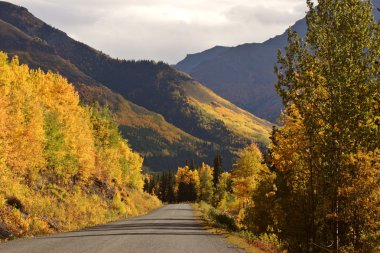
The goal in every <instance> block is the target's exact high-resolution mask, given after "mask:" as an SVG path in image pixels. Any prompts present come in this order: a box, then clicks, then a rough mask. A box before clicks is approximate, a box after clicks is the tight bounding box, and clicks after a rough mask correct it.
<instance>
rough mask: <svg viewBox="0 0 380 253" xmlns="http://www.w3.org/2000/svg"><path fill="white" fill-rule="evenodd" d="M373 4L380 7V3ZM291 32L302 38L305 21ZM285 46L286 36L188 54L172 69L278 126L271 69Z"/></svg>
mask: <svg viewBox="0 0 380 253" xmlns="http://www.w3.org/2000/svg"><path fill="white" fill-rule="evenodd" d="M373 3H374V5H375V6H377V7H380V0H374V1H373ZM374 14H375V16H376V19H379V17H380V12H379V11H377V10H376V9H375V10H374ZM291 29H292V30H293V31H297V32H298V33H299V35H300V36H304V35H305V34H306V21H305V19H302V20H299V21H297V22H296V23H295V24H294V25H293V26H292V27H291ZM286 44H287V33H286V32H285V33H283V34H282V35H279V36H276V37H274V38H272V39H269V40H267V41H265V42H263V43H250V44H244V45H239V46H236V47H214V48H212V49H208V50H206V51H203V52H201V53H196V54H189V55H187V56H186V58H185V59H183V60H182V61H180V62H179V63H177V64H176V65H175V67H176V68H177V69H178V70H181V71H184V72H186V73H188V74H190V75H191V76H192V77H193V78H194V79H195V80H197V81H199V82H201V83H202V84H204V85H206V86H207V87H208V88H210V89H212V90H213V91H214V92H216V93H217V94H218V95H220V96H222V97H223V98H225V99H228V100H229V101H231V102H232V103H234V104H236V105H237V106H239V107H241V108H243V109H245V110H247V111H249V112H251V113H253V114H255V115H257V116H258V117H261V118H264V119H267V120H269V121H271V122H277V118H278V117H279V115H280V111H281V108H282V105H281V100H280V98H279V96H278V95H277V93H276V91H275V89H274V84H275V82H276V76H275V74H274V71H273V69H274V66H275V64H276V62H277V50H278V49H279V48H281V49H283V48H285V46H286Z"/></svg>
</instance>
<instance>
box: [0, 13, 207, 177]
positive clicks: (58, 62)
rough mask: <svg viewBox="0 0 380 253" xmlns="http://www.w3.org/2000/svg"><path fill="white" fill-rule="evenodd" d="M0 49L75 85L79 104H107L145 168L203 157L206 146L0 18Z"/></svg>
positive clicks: (160, 167) (166, 165)
mask: <svg viewBox="0 0 380 253" xmlns="http://www.w3.org/2000/svg"><path fill="white" fill-rule="evenodd" d="M0 50H3V51H5V52H7V53H9V55H10V56H14V55H17V56H18V57H19V59H20V61H21V62H23V63H26V64H28V65H29V66H31V67H32V68H42V69H43V70H45V71H47V70H51V71H54V72H59V73H61V74H62V75H64V76H65V77H67V78H68V79H69V80H70V81H72V82H74V83H75V84H76V89H77V90H78V92H79V94H80V95H81V98H82V100H83V101H85V102H87V103H92V101H98V102H99V103H100V104H103V105H105V104H108V105H109V106H110V109H111V110H112V111H113V112H114V113H115V115H116V117H117V120H118V123H119V124H120V129H121V131H122V133H123V135H124V137H126V138H127V139H128V140H129V142H130V143H131V145H132V147H133V148H134V149H135V150H136V151H138V152H139V153H141V154H142V155H144V157H145V163H144V165H145V166H148V167H150V168H153V169H156V170H157V169H162V168H165V169H166V168H169V167H173V166H177V165H178V160H180V159H186V157H192V156H196V154H197V156H199V157H205V156H206V154H204V153H203V151H202V149H203V148H204V146H206V147H207V143H205V142H204V141H202V140H200V139H198V138H195V137H193V136H191V135H189V134H187V133H185V132H184V131H182V130H180V129H178V128H177V127H175V126H174V125H172V124H170V123H168V122H167V121H166V120H165V119H164V118H163V117H162V116H161V115H159V114H157V113H154V112H151V111H149V110H147V109H145V108H143V107H140V106H137V105H135V104H133V103H132V102H129V101H127V100H126V99H124V98H123V97H122V96H121V95H119V94H117V93H114V92H112V91H111V90H110V89H108V88H106V87H105V86H103V85H101V84H100V83H98V82H97V81H95V80H94V79H92V78H91V77H89V76H87V75H86V74H84V73H83V72H81V71H80V70H79V69H78V68H77V67H76V66H75V65H73V64H72V63H71V62H70V61H68V60H65V59H63V58H61V57H60V56H59V55H57V54H56V53H55V50H54V49H53V48H52V47H50V46H49V45H48V44H47V43H46V42H44V41H42V40H41V39H38V38H33V37H30V36H29V35H27V34H25V33H23V32H22V31H21V30H19V29H17V28H16V27H14V26H12V25H10V24H8V23H6V22H5V21H3V20H1V19H0ZM142 132H143V133H144V134H141V133H142Z"/></svg>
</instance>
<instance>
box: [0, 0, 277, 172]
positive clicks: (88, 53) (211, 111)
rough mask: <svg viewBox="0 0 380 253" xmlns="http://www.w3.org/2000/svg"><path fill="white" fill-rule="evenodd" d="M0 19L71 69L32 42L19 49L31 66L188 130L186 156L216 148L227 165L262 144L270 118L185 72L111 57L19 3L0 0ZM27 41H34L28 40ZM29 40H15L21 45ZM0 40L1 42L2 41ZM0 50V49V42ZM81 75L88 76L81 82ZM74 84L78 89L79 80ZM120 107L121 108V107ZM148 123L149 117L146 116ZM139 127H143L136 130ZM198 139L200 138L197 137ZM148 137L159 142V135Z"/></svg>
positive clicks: (202, 154)
mask: <svg viewBox="0 0 380 253" xmlns="http://www.w3.org/2000/svg"><path fill="white" fill-rule="evenodd" d="M0 19H2V20H3V21H4V22H6V23H7V24H9V25H11V26H13V27H15V29H17V30H19V31H21V32H22V33H24V34H25V35H26V36H29V37H30V38H31V39H32V40H33V41H35V42H36V43H38V46H42V45H45V47H46V48H44V49H43V50H47V51H49V50H52V51H51V52H50V53H49V54H51V55H54V56H56V57H59V59H60V61H65V62H67V66H72V70H73V71H72V72H73V73H71V72H70V73H63V70H64V68H65V67H67V66H65V67H62V66H60V67H59V68H58V67H57V65H56V64H55V63H54V62H53V63H52V62H49V60H50V58H49V59H46V58H45V59H41V58H40V59H38V60H36V57H35V55H36V53H35V51H38V50H36V49H35V48H34V47H25V48H24V49H23V50H24V51H22V52H21V53H24V54H25V55H26V56H25V57H23V58H22V59H23V60H24V61H25V62H27V63H29V64H34V63H35V65H36V66H37V67H40V66H42V67H44V66H46V67H47V68H49V69H53V70H55V69H54V68H56V69H57V70H59V71H60V73H61V74H63V75H65V76H67V77H68V78H69V80H71V81H73V82H74V83H77V84H79V83H84V84H92V85H95V86H96V87H99V85H105V86H107V87H108V88H110V89H111V90H112V91H113V92H118V93H119V94H120V95H121V96H122V97H123V98H125V99H128V100H129V101H131V102H132V103H134V104H137V105H139V106H143V107H144V108H146V109H148V110H150V111H153V112H155V113H159V114H161V115H162V116H163V117H164V118H165V119H166V120H167V121H168V122H170V123H171V124H172V125H174V126H176V127H178V128H179V129H182V131H184V132H187V133H188V134H190V135H187V137H186V138H185V137H184V138H182V139H184V140H185V141H184V143H186V144H187V146H197V148H194V149H193V150H190V151H189V152H188V159H192V158H195V159H196V160H198V161H200V160H201V159H200V158H202V160H206V161H207V162H211V161H212V156H213V153H214V152H215V150H216V149H219V148H220V149H222V153H223V154H224V156H225V162H226V165H227V166H230V165H231V164H232V160H233V157H234V152H235V151H236V149H237V148H240V147H243V146H244V145H247V144H249V143H251V142H254V141H255V142H258V143H259V145H261V146H262V147H263V146H266V144H267V143H268V137H269V133H270V127H271V123H269V122H267V121H265V120H262V119H260V118H257V117H255V116H254V115H252V114H250V113H248V112H246V111H244V110H242V109H240V108H238V107H236V106H235V105H233V104H231V103H230V102H228V101H226V100H224V99H222V98H220V97H219V96H217V95H216V94H215V93H213V92H212V91H211V90H209V89H207V88H205V87H204V86H203V85H202V84H200V83H198V82H196V81H194V80H193V79H192V78H191V77H190V76H188V75H187V74H184V73H182V72H179V71H177V70H176V69H174V68H172V67H170V66H169V65H167V64H164V63H162V62H159V63H156V62H153V61H139V62H135V61H125V60H115V59H112V58H110V57H109V56H107V55H105V54H103V53H101V52H99V51H97V50H95V49H92V48H90V47H88V46H87V45H85V44H83V43H80V42H77V41H75V40H73V39H71V38H70V37H68V36H67V35H66V34H65V33H64V32H61V31H59V30H57V29H55V28H53V27H51V26H49V25H47V24H45V23H44V22H42V21H41V20H39V19H37V18H35V17H34V16H33V15H32V14H30V13H29V12H28V11H27V10H26V9H25V8H22V7H18V6H15V5H12V4H8V3H5V2H0ZM1 40H3V39H1ZM1 43H2V44H4V43H3V42H1ZM8 44H9V43H8ZM10 44H12V43H10ZM29 44H32V45H34V44H33V43H32V42H30V43H29ZM29 44H25V43H21V45H24V46H25V45H29ZM5 45H7V44H6V43H5ZM8 46H9V45H8ZM4 47H5V46H4ZM0 49H2V48H1V47H0ZM13 50H14V49H13ZM43 50H42V51H43ZM6 51H7V50H6ZM9 51H10V49H9V48H8V52H9ZM19 51H20V50H19ZM40 51H41V50H40ZM13 53H18V54H19V53H20V52H17V50H14V51H13ZM30 55H33V57H30V58H31V59H29V58H28V56H30ZM45 61H46V62H48V63H46V62H45ZM51 65H54V67H53V66H51ZM58 65H59V64H58ZM77 71H78V73H77V74H76V75H75V76H74V77H71V76H70V75H74V74H75V72H77ZM87 77H88V78H90V80H87V81H85V80H83V81H82V79H84V78H87ZM80 78H82V79H80ZM77 87H79V88H80V86H79V85H77ZM86 87H88V86H86ZM103 88H104V87H103ZM81 89H83V87H82V88H81ZM79 90H80V89H79ZM88 90H89V91H88V94H90V95H89V97H91V96H95V97H96V95H93V92H92V91H91V89H88ZM107 101H108V100H107ZM125 107H126V108H127V106H125ZM117 108H118V107H117ZM136 108H137V107H136ZM130 118H131V117H130ZM132 118H134V117H132ZM119 121H120V120H119ZM148 122H151V121H149V120H148ZM151 129H152V128H149V127H148V128H143V127H139V128H138V129H136V128H135V130H133V131H132V130H131V129H130V128H129V127H127V128H123V127H121V130H122V132H123V133H124V134H125V135H128V134H129V135H131V133H133V134H132V135H133V136H134V137H135V139H136V140H138V139H139V138H141V137H144V136H146V135H147V133H146V131H147V132H150V130H151ZM137 130H138V131H137ZM141 130H144V131H142V132H141ZM145 130H146V131H145ZM148 135H149V133H148ZM193 136H195V137H196V138H194V137H193ZM129 138H130V137H129ZM197 138H198V139H197ZM199 139H201V140H202V141H201V142H199V141H198V140H199ZM130 140H131V138H130ZM131 142H132V140H131ZM154 142H158V143H160V142H161V140H155V141H154ZM150 143H151V141H149V140H147V141H146V142H145V143H142V142H138V141H136V142H135V143H132V146H133V147H138V146H139V145H140V144H143V145H144V146H147V147H148V148H149V147H150V146H151V145H150ZM189 143H191V145H190V144H189ZM175 144H176V145H177V146H176V148H177V149H178V150H181V149H183V147H182V144H183V143H178V142H176V143H175ZM173 150H175V148H174V149H173ZM137 151H139V150H137ZM159 151H161V152H162V154H163V155H165V154H167V151H166V150H163V149H161V150H159ZM147 153H148V152H147ZM148 155H149V154H148ZM205 156H206V157H205ZM182 157H183V156H182ZM179 162H183V161H179ZM177 163H178V159H177Z"/></svg>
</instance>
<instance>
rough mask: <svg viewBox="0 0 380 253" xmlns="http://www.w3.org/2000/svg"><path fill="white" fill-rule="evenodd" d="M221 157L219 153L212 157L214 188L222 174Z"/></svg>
mask: <svg viewBox="0 0 380 253" xmlns="http://www.w3.org/2000/svg"><path fill="white" fill-rule="evenodd" d="M222 162H223V159H222V155H221V154H220V151H218V152H217V153H216V155H215V157H214V180H213V183H214V187H215V188H216V187H217V185H218V183H219V177H220V174H222V172H223V167H222Z"/></svg>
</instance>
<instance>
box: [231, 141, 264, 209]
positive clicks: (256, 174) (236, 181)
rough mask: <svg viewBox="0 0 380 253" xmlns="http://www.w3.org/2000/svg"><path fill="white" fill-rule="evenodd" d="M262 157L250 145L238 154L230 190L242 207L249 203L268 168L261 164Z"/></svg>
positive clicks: (255, 147)
mask: <svg viewBox="0 0 380 253" xmlns="http://www.w3.org/2000/svg"><path fill="white" fill-rule="evenodd" d="M262 162H263V157H262V154H261V152H260V150H259V148H258V147H257V145H256V144H251V145H249V146H248V147H246V148H244V149H242V150H240V151H239V153H238V159H237V161H236V164H235V165H234V168H233V170H232V173H231V178H232V190H233V193H234V194H235V195H236V196H237V197H238V199H239V201H240V203H241V205H242V207H246V206H247V205H249V204H250V203H251V200H252V198H251V196H252V193H253V191H254V190H255V189H256V187H257V184H258V183H259V181H260V180H261V175H262V174H263V173H267V171H268V168H267V167H266V166H265V165H264V164H262Z"/></svg>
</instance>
